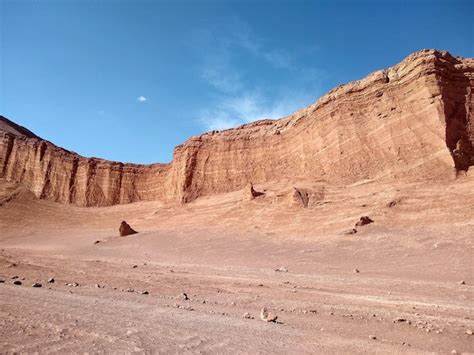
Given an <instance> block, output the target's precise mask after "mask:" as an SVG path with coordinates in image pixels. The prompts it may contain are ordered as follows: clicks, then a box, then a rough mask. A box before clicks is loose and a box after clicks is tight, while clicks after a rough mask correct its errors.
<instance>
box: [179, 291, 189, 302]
mask: <svg viewBox="0 0 474 355" xmlns="http://www.w3.org/2000/svg"><path fill="white" fill-rule="evenodd" d="M176 298H177V299H179V300H182V301H187V300H189V297H188V295H187V294H186V293H185V292H183V293H181V294H179V295H178V296H177V297H176Z"/></svg>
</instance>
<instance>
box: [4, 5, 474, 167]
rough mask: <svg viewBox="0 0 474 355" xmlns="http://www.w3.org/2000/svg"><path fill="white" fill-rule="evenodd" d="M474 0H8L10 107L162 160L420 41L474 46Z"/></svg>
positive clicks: (44, 126)
mask: <svg viewBox="0 0 474 355" xmlns="http://www.w3.org/2000/svg"><path fill="white" fill-rule="evenodd" d="M473 15H474V1H472V0H466V1H462V0H445V1H440V0H409V1H402V0H398V1H394V0H393V1H392V0H387V1H383V0H378V1H364V0H361V1H355V0H353V1H350V0H346V1H337V0H333V1H329V0H327V1H322V0H321V1H317V0H314V1H303V0H286V1H284V0H272V1H270V0H238V1H233V0H229V1H226V0H186V1H185V0H167V1H160V0H154V1H152V0H102V1H101V0H55V1H51V0H49V1H48V0H44V1H42V0H30V1H25V0H0V115H3V116H6V117H8V118H10V119H11V120H13V121H15V122H16V123H18V124H21V125H23V126H25V127H27V128H28V129H30V130H32V131H33V132H34V133H36V134H37V135H39V136H41V137H42V138H44V139H47V140H50V141H52V142H53V143H55V144H57V145H59V146H62V147H64V148H66V149H69V150H72V151H75V152H77V153H79V154H81V155H84V156H88V157H101V158H105V159H110V160H118V161H123V162H135V163H153V162H162V163H166V162H169V161H170V160H171V159H172V154H173V148H174V147H175V146H176V145H178V144H181V143H183V142H184V141H185V140H186V139H188V138H189V137H191V136H193V135H198V134H201V133H204V132H206V131H208V130H214V129H217V130H220V129H225V128H229V127H235V126H238V125H240V124H243V123H246V122H251V121H254V120H257V119H263V118H273V119H276V118H279V117H282V116H285V115H288V114H290V113H292V112H294V111H296V110H298V109H299V108H303V107H305V106H308V105H310V104H312V103H313V102H315V101H316V100H317V99H318V98H319V97H320V96H322V95H324V94H325V93H326V92H327V91H329V90H330V89H332V88H333V87H335V86H337V85H340V84H344V83H347V82H349V81H352V80H357V79H361V78H363V77H365V76H366V75H367V74H369V73H371V72H373V71H375V70H378V69H383V68H385V67H388V66H391V65H394V64H396V63H398V62H400V61H401V60H402V59H403V58H405V57H406V56H407V55H409V54H410V53H412V52H414V51H417V50H420V49H424V48H437V49H442V50H448V51H450V52H451V53H452V54H454V55H460V56H464V57H474V48H473V46H474V29H473V23H474V21H473V20H472V17H473Z"/></svg>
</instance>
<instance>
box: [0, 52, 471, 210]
mask: <svg viewBox="0 0 474 355" xmlns="http://www.w3.org/2000/svg"><path fill="white" fill-rule="evenodd" d="M473 87H474V60H473V59H463V58H458V57H453V56H451V55H450V54H449V53H447V52H440V51H434V50H426V51H421V52H416V53H414V54H412V55H410V56H409V57H407V58H406V59H405V60H404V61H403V62H401V63H400V64H398V65H395V66H394V67H391V68H389V69H386V70H381V71H378V72H375V73H373V74H371V75H369V76H368V77H366V78H365V79H363V80H360V81H356V82H352V83H349V84H347V85H344V86H340V87H338V88H336V89H334V90H332V91H331V92H329V93H328V94H327V95H325V96H323V97H322V98H320V99H319V100H318V101H317V102H316V103H315V104H313V105H311V106H309V107H307V108H305V109H303V110H300V111H298V112H296V113H295V114H293V115H291V116H289V117H286V118H283V119H280V120H276V121H271V120H266V121H259V122H255V123H251V124H248V125H244V126H241V127H238V128H235V129H229V130H225V131H221V132H210V133H206V134H203V135H201V136H197V137H192V138H191V139H189V140H188V141H187V142H186V143H184V144H182V145H180V146H178V147H176V148H175V151H174V157H173V161H172V162H171V163H170V164H167V165H164V164H153V165H135V164H122V163H117V162H110V161H105V160H102V159H96V158H84V157H81V156H79V155H77V154H75V153H72V152H69V151H66V150H64V149H61V148H58V147H56V146H54V145H53V144H51V143H49V142H46V141H44V140H41V139H40V138H39V137H37V136H35V135H34V134H33V133H31V132H29V131H28V130H26V129H24V128H22V127H19V126H16V125H14V124H12V123H11V122H9V121H7V120H6V119H4V118H3V123H2V120H0V177H6V178H7V179H8V180H11V181H16V182H19V183H21V184H23V185H25V186H26V187H27V188H28V189H30V190H31V191H32V192H33V193H35V195H36V196H38V197H40V198H46V199H50V200H53V201H57V202H62V203H75V204H78V205H84V206H107V205H113V204H121V203H130V202H134V201H140V200H163V201H178V202H189V201H192V200H194V199H196V198H197V197H199V196H204V195H209V194H216V193H222V192H227V191H232V190H237V189H241V188H243V187H244V186H245V185H246V184H248V183H249V182H253V183H263V182H267V181H275V180H282V179H288V180H289V181H294V180H308V181H315V180H317V181H325V182H326V183H328V184H349V183H354V182H357V181H360V180H363V179H376V178H381V177H386V178H397V177H402V176H403V177H410V178H413V179H450V178H453V176H454V175H455V172H456V171H466V170H468V169H469V167H470V166H472V165H474V114H473V100H474V99H473V97H472V90H473Z"/></svg>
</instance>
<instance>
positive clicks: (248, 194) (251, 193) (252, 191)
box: [244, 182, 265, 201]
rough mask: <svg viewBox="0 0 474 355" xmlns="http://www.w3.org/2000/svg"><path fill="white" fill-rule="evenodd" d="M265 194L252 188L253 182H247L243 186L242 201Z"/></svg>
mask: <svg viewBox="0 0 474 355" xmlns="http://www.w3.org/2000/svg"><path fill="white" fill-rule="evenodd" d="M263 195H265V193H264V192H260V191H257V190H255V189H254V187H253V184H252V183H251V182H249V183H248V184H247V186H246V187H245V196H244V201H251V200H253V199H254V198H257V197H259V196H263Z"/></svg>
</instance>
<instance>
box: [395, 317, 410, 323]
mask: <svg viewBox="0 0 474 355" xmlns="http://www.w3.org/2000/svg"><path fill="white" fill-rule="evenodd" d="M404 322H407V320H406V319H405V318H395V319H393V320H392V323H404Z"/></svg>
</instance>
